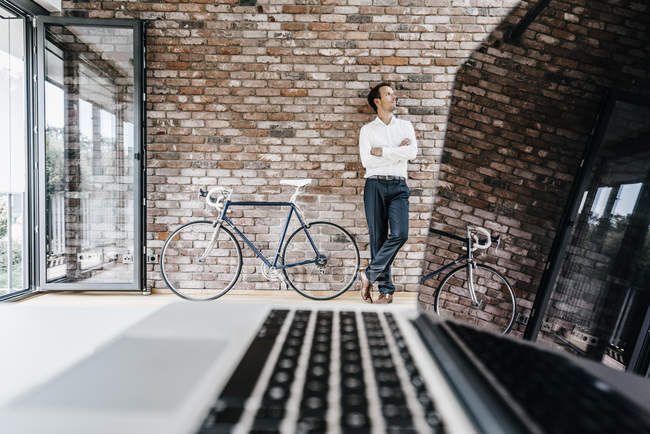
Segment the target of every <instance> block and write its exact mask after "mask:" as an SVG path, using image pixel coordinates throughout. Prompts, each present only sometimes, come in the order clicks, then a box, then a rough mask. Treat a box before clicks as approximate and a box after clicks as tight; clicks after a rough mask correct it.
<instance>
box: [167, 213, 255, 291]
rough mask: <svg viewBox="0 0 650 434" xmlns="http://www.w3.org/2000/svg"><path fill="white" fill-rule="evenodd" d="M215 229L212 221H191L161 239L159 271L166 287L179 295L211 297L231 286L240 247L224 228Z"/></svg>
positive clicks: (237, 268)
mask: <svg viewBox="0 0 650 434" xmlns="http://www.w3.org/2000/svg"><path fill="white" fill-rule="evenodd" d="M215 231H216V228H215V227H214V223H213V222H211V221H207V220H202V221H195V222H191V223H187V224H185V225H183V226H181V227H180V228H178V229H176V230H175V231H174V232H172V233H171V235H170V236H169V237H168V238H167V241H165V244H164V245H163V248H162V253H161V254H160V270H161V272H162V277H163V279H164V280H165V283H166V284H167V286H168V287H169V289H171V290H172V291H174V293H176V294H177V295H179V296H180V297H182V298H185V299H188V300H214V299H215V298H219V297H221V296H222V295H224V294H225V293H226V292H228V290H230V288H232V287H233V286H234V285H235V282H236V281H237V278H238V277H239V274H240V273H241V267H242V254H241V247H239V243H238V242H237V240H236V239H235V236H234V235H233V234H232V232H230V231H229V230H228V229H226V228H225V227H223V226H222V227H221V228H220V229H219V232H218V234H216V233H215Z"/></svg>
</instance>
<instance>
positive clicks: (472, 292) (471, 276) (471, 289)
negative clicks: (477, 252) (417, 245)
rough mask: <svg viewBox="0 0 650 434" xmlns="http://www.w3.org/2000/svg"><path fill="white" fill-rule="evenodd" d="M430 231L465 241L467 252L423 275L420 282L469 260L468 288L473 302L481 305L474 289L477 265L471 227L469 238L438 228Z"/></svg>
mask: <svg viewBox="0 0 650 434" xmlns="http://www.w3.org/2000/svg"><path fill="white" fill-rule="evenodd" d="M429 231H431V232H433V233H436V234H439V235H443V236H446V237H448V238H453V239H455V240H460V241H462V242H464V243H465V246H466V248H467V253H466V254H464V255H461V256H459V257H458V258H456V259H455V260H454V261H453V262H450V263H449V264H447V265H444V266H442V267H440V268H438V269H437V270H435V271H433V272H431V273H429V274H427V275H425V276H423V277H422V278H421V279H420V283H424V281H425V280H427V279H430V278H432V277H434V276H437V275H438V274H440V273H442V272H443V271H445V270H446V269H448V268H450V267H453V266H454V265H457V264H459V263H460V262H463V261H465V260H467V281H468V282H469V285H468V286H469V288H468V289H469V296H470V298H471V299H472V303H473V304H474V305H475V306H478V305H480V302H479V300H478V298H477V297H476V291H475V290H474V273H473V268H474V267H475V264H474V257H473V256H472V237H471V236H470V233H469V229H468V230H467V238H461V237H459V236H457V235H454V234H450V233H449V232H444V231H438V230H435V229H429Z"/></svg>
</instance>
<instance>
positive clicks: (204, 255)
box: [198, 220, 223, 263]
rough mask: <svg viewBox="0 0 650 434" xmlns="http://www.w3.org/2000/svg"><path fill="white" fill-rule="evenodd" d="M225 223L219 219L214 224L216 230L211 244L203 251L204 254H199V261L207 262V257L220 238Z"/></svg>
mask: <svg viewBox="0 0 650 434" xmlns="http://www.w3.org/2000/svg"><path fill="white" fill-rule="evenodd" d="M222 224H223V221H222V220H218V221H217V222H216V223H215V224H214V232H212V239H211V240H210V244H208V247H206V249H205V250H204V251H203V253H202V254H200V255H199V257H198V261H199V263H201V262H205V259H206V258H207V257H208V255H209V254H210V252H211V251H212V249H213V248H214V245H215V243H216V242H217V240H218V239H219V232H220V231H221V225H222Z"/></svg>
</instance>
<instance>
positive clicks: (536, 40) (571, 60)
mask: <svg viewBox="0 0 650 434" xmlns="http://www.w3.org/2000/svg"><path fill="white" fill-rule="evenodd" d="M525 10H526V9H525V8H518V9H516V10H515V11H514V12H513V14H512V15H510V16H509V17H507V18H506V20H505V21H504V23H503V24H501V25H500V26H499V27H498V28H497V29H496V31H495V32H494V33H493V34H492V35H490V37H489V38H488V39H487V40H486V42H485V43H484V44H483V45H482V46H481V48H480V49H479V50H477V51H475V52H473V53H472V55H471V56H470V58H469V60H468V61H467V62H466V63H465V64H464V65H463V67H462V68H461V69H460V71H459V72H458V75H457V77H456V85H455V89H454V92H453V96H452V101H451V112H450V116H449V124H448V132H447V137H446V140H445V147H444V153H443V157H442V165H441V170H440V181H441V185H445V184H447V183H448V184H450V185H452V186H453V188H451V189H444V188H441V189H440V193H439V197H437V198H436V205H435V207H434V211H433V214H432V217H431V222H432V226H433V227H435V228H438V229H443V230H449V231H452V232H453V231H455V232H461V231H462V229H463V228H464V227H465V226H466V225H467V224H468V223H471V224H477V225H483V226H486V227H488V228H490V229H491V230H493V231H494V232H497V233H501V234H506V237H505V245H504V247H503V249H502V250H501V251H500V252H499V253H498V254H497V255H496V257H495V256H493V257H492V258H493V263H494V264H495V265H496V266H497V267H498V268H499V269H501V270H502V271H504V272H505V274H506V275H507V276H508V277H510V278H511V280H512V281H513V282H514V283H515V285H514V286H515V287H516V292H517V296H518V299H519V304H520V306H521V307H522V312H523V313H527V312H529V310H530V308H531V307H532V302H533V300H534V296H535V291H536V290H537V287H538V286H539V282H540V279H541V276H542V273H543V269H544V266H545V265H546V259H547V257H548V255H549V252H550V246H551V243H552V241H553V238H554V236H555V231H556V229H557V226H558V223H559V219H560V217H561V214H562V211H563V209H564V206H565V205H566V200H567V197H568V194H569V190H570V188H571V184H572V181H573V178H574V175H575V173H576V171H577V169H578V166H579V164H580V158H581V156H582V153H583V151H584V148H585V144H586V142H587V140H588V137H589V135H590V132H591V129H592V127H593V126H594V121H595V118H596V115H597V113H598V110H599V106H600V103H601V100H602V96H603V94H602V91H603V90H604V89H605V88H611V89H616V90H619V91H625V92H629V93H631V94H638V93H641V94H645V95H648V94H650V86H649V82H650V81H649V79H648V78H649V71H650V68H649V67H648V66H649V65H648V59H649V58H650V52H649V51H650V49H649V48H648V47H649V44H648V42H649V41H648V37H649V34H650V32H649V31H648V23H649V21H650V16H649V14H648V6H647V5H646V4H644V3H641V2H633V1H632V2H627V1H626V2H620V1H589V2H586V1H579V2H559V1H553V2H551V3H550V5H549V6H548V7H547V8H546V9H545V10H544V11H543V12H542V14H541V15H540V16H539V17H538V18H537V19H536V20H535V22H534V23H533V24H532V25H531V26H530V27H529V29H528V30H527V31H526V32H525V33H524V35H523V37H522V39H521V43H520V44H519V45H511V44H504V43H502V39H503V38H502V36H503V32H504V31H505V29H506V28H507V26H508V25H509V24H512V23H516V22H517V21H518V20H519V19H520V17H521V16H522V15H523V14H524V13H525ZM429 245H430V246H432V249H433V252H432V253H427V256H426V259H427V261H428V262H430V263H431V264H430V267H431V268H435V265H436V264H438V263H439V262H441V260H442V258H444V257H445V256H446V255H448V254H449V253H448V250H447V249H448V243H446V242H444V241H440V240H436V239H431V240H429ZM457 251H458V252H460V251H459V250H457ZM488 261H489V259H488ZM427 286H429V287H428V288H425V289H424V291H423V293H422V295H421V298H422V299H423V301H425V302H428V303H431V302H432V295H433V291H434V287H433V286H434V282H432V283H430V284H427ZM519 330H523V326H521V325H520V326H519Z"/></svg>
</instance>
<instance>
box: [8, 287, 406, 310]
mask: <svg viewBox="0 0 650 434" xmlns="http://www.w3.org/2000/svg"><path fill="white" fill-rule="evenodd" d="M378 295H379V294H378V293H377V292H373V294H372V297H373V299H376V298H377V297H378ZM180 300H181V298H179V297H178V296H176V295H174V294H172V293H153V294H151V295H142V294H140V293H126V292H71V291H65V292H57V293H46V294H41V295H37V296H34V297H30V298H27V299H24V300H22V301H20V302H19V303H27V304H41V305H64V304H67V305H142V304H144V305H165V304H169V303H173V302H176V301H180ZM416 300H417V293H415V292H396V293H395V295H394V297H393V304H392V305H391V306H400V307H405V306H413V307H415V304H416ZM220 301H225V302H228V301H231V302H238V303H262V304H267V303H268V304H290V305H293V304H296V305H304V304H306V303H307V304H313V305H314V306H316V307H317V306H318V304H319V303H327V304H334V305H337V304H341V305H346V306H350V305H356V304H358V305H359V307H369V306H370V305H369V304H367V303H364V302H363V301H362V300H361V297H360V295H359V291H348V292H346V293H344V294H343V295H341V296H339V297H337V298H335V299H333V300H328V301H327V302H322V301H317V300H310V299H308V298H306V297H303V296H302V295H300V294H299V293H297V292H296V291H291V290H289V291H287V290H285V291H266V290H264V291H251V290H232V291H230V292H228V293H227V294H226V295H224V296H223V297H221V298H219V299H217V300H214V301H211V303H219V302H220ZM377 306H379V305H377ZM382 307H390V306H382Z"/></svg>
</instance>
